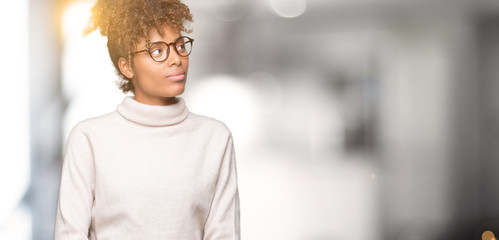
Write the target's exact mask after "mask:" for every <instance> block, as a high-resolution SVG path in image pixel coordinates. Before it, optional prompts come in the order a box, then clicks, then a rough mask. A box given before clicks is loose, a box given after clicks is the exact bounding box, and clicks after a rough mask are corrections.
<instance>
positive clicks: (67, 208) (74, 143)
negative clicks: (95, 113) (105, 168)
mask: <svg viewBox="0 0 499 240" xmlns="http://www.w3.org/2000/svg"><path fill="white" fill-rule="evenodd" d="M94 175H95V171H94V162H93V153H92V148H91V145H90V142H89V140H88V137H87V136H86V135H85V134H84V133H83V132H81V131H78V129H77V128H75V129H74V130H73V131H72V133H71V135H70V136H69V139H68V142H67V146H66V151H65V155H64V162H63V166H62V174H61V184H60V189H59V200H58V203H57V213H56V223H55V234H54V239H55V240H87V239H88V232H89V227H90V221H91V211H92V205H93V201H94V186H95V176H94Z"/></svg>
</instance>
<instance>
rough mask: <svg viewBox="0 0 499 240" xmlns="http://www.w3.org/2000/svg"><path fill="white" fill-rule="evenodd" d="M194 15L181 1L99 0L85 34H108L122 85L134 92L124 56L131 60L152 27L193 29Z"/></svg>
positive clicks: (184, 30)
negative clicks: (189, 25)
mask: <svg viewBox="0 0 499 240" xmlns="http://www.w3.org/2000/svg"><path fill="white" fill-rule="evenodd" d="M192 21H193V20H192V14H191V12H190V10H189V7H187V6H186V5H185V4H183V3H182V2H181V1H180V0H97V2H96V3H95V5H94V6H93V7H92V10H91V18H90V21H89V23H88V26H87V28H86V29H85V30H84V34H85V35H88V34H90V33H91V32H93V31H95V30H97V29H99V31H100V33H101V34H102V35H103V36H106V37H107V48H108V51H109V56H110V57H111V60H112V62H113V64H114V67H115V68H116V71H117V72H118V74H119V76H120V82H119V88H120V89H121V90H122V91H123V92H124V93H127V92H130V91H132V92H133V90H134V89H133V84H132V81H130V79H128V78H127V77H125V76H124V75H123V74H122V73H121V71H120V70H119V66H118V60H119V59H120V58H125V59H131V58H130V56H129V52H131V51H133V50H134V49H135V47H136V44H137V43H138V42H139V41H140V39H144V38H145V39H147V38H148V35H149V31H150V30H151V29H156V30H158V33H159V34H160V35H163V34H164V32H163V26H164V25H165V24H166V25H168V26H170V27H171V28H173V29H174V30H175V31H179V32H186V33H190V32H192V30H191V29H188V28H186V24H187V23H188V22H189V23H190V22H192Z"/></svg>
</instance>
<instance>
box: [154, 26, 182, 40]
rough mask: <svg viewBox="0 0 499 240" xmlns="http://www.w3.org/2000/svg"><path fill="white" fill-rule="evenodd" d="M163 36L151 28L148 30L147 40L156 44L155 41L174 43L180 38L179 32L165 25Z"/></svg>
mask: <svg viewBox="0 0 499 240" xmlns="http://www.w3.org/2000/svg"><path fill="white" fill-rule="evenodd" d="M162 30H163V34H161V33H160V31H158V29H156V28H152V29H150V30H149V38H148V39H147V40H149V41H150V42H156V41H164V42H173V41H175V40H176V39H177V38H178V37H180V31H178V30H175V29H173V28H172V27H170V26H169V25H167V24H165V25H163V28H162Z"/></svg>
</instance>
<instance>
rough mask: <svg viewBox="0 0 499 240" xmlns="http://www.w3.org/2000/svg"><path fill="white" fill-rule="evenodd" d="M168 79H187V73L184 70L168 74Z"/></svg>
mask: <svg viewBox="0 0 499 240" xmlns="http://www.w3.org/2000/svg"><path fill="white" fill-rule="evenodd" d="M166 79H168V80H171V81H175V82H176V81H182V80H184V79H185V73H184V72H176V73H174V74H171V75H168V76H167V77H166Z"/></svg>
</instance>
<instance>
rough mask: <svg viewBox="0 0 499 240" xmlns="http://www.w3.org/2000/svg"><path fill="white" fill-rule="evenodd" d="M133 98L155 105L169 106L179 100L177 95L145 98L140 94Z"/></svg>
mask: <svg viewBox="0 0 499 240" xmlns="http://www.w3.org/2000/svg"><path fill="white" fill-rule="evenodd" d="M133 99H135V101H137V102H140V103H143V104H147V105H153V106H168V105H172V104H175V103H177V102H178V100H177V98H176V97H155V98H145V97H142V96H140V95H135V96H134V97H133Z"/></svg>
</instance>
